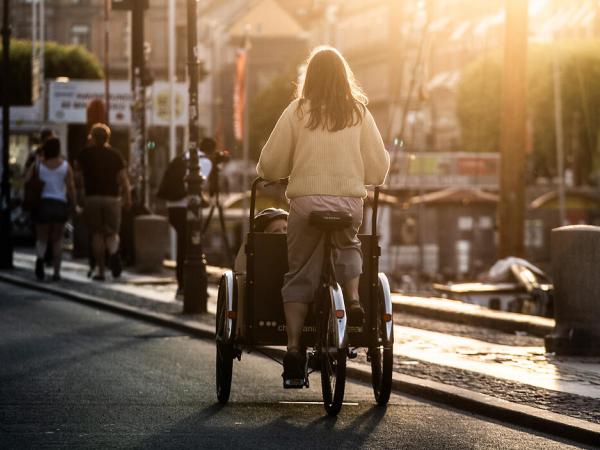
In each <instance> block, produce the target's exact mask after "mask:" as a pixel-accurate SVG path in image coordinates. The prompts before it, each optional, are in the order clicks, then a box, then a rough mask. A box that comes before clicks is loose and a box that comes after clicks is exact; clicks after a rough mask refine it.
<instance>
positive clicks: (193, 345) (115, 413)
mask: <svg viewBox="0 0 600 450" xmlns="http://www.w3.org/2000/svg"><path fill="white" fill-rule="evenodd" d="M280 373H281V369H280V367H279V366H277V365H276V364H275V363H273V362H271V361H270V360H269V359H267V358H265V357H262V356H259V355H254V354H252V355H247V354H244V356H243V357H242V362H241V363H238V362H235V363H234V380H233V387H232V391H233V392H232V397H231V400H230V403H229V404H228V405H227V406H225V407H222V406H220V405H218V404H217V403H216V398H215V394H214V344H213V343H212V342H210V341H204V340H198V339H193V338H189V337H187V336H185V335H183V334H180V333H177V332H174V331H171V330H167V329H163V328H160V327H156V326H154V325H149V324H146V323H143V322H138V321H135V320H132V319H128V318H124V317H121V316H118V315H115V314H112V313H107V312H104V311H99V310H96V309H93V308H90V307H87V306H83V305H79V304H77V303H72V302H69V301H66V300H62V299H60V298H58V297H53V296H50V295H47V294H41V293H38V292H33V291H29V290H25V289H22V288H19V287H15V286H12V285H8V284H4V283H0V447H1V448H41V447H43V448H78V449H82V448H161V449H162V448H167V449H170V448H261V449H280V448H286V449H292V448H301V449H304V450H306V449H309V448H310V449H312V448H415V449H417V448H418V449H423V448H444V449H446V448H448V449H450V448H460V449H467V448H494V449H496V448H503V449H508V448H522V449H536V448H544V449H552V448H561V449H564V448H569V446H570V444H569V443H568V442H565V441H561V440H556V439H553V438H552V437H549V436H545V435H541V434H539V433H535V432H532V431H530V430H526V429H519V428H516V427H513V426H507V425H504V424H502V423H498V422H494V421H491V420H488V419H485V418H481V417H478V416H474V415H471V414H468V413H465V412H461V411H457V410H453V409H451V408H447V407H441V406H438V405H435V404H432V403H428V402H423V401H420V400H417V399H414V398H410V397H406V396H403V395H393V396H392V398H391V401H390V404H389V406H388V407H387V409H382V408H379V407H376V406H375V404H374V401H373V396H372V391H371V389H370V387H369V386H367V385H364V384H359V383H350V384H349V385H348V386H347V390H346V401H347V402H348V404H347V405H346V406H344V408H343V409H342V412H341V413H340V415H339V416H338V418H337V419H336V418H330V417H327V416H326V415H325V413H324V410H323V407H322V405H321V403H320V400H321V399H320V385H319V377H318V374H314V375H313V377H312V379H311V381H312V383H313V387H312V388H311V389H309V390H302V391H296V390H294V391H284V390H283V389H282V388H281V377H280Z"/></svg>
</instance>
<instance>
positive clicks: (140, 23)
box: [131, 0, 146, 211]
mask: <svg viewBox="0 0 600 450" xmlns="http://www.w3.org/2000/svg"><path fill="white" fill-rule="evenodd" d="M144 9H145V1H144V0H133V8H132V11H131V91H132V94H133V101H132V116H133V117H132V119H133V120H132V130H131V132H132V139H131V143H132V145H131V148H132V151H133V152H134V154H133V155H132V156H133V158H132V159H133V176H134V179H135V185H136V191H137V196H138V198H137V200H138V205H139V210H140V211H145V210H146V87H145V85H144V72H145V67H144V66H145V61H144Z"/></svg>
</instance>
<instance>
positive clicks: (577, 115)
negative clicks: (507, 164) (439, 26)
mask: <svg viewBox="0 0 600 450" xmlns="http://www.w3.org/2000/svg"><path fill="white" fill-rule="evenodd" d="M555 56H556V57H557V58H558V61H559V65H560V73H561V77H560V80H561V84H560V86H561V90H562V111H563V129H564V145H565V160H566V167H570V168H572V169H573V170H574V173H575V180H576V182H577V183H578V184H584V183H586V182H588V181H589V176H590V174H592V173H593V172H594V171H596V170H598V169H599V168H600V139H599V130H600V128H599V126H600V40H586V41H581V40H580V41H571V42H565V43H563V44H561V45H559V46H558V47H555V46H554V45H541V44H535V45H530V46H529V49H528V67H527V80H528V81H527V83H528V86H527V105H528V128H529V131H530V137H531V148H532V154H531V155H530V156H529V158H528V161H529V168H530V174H531V175H532V176H534V177H538V176H546V177H547V176H553V175H555V174H556V156H555V154H556V151H555V148H556V141H555V123H554V91H553V60H554V58H555ZM502 66H503V64H502V55H501V53H500V52H498V51H496V52H492V53H489V54H486V55H483V56H482V57H481V58H480V59H478V60H477V61H475V62H473V63H472V64H470V65H469V66H467V67H466V68H465V69H464V71H463V74H462V78H461V82H460V84H459V88H458V99H457V115H458V119H459V123H460V126H461V133H462V141H463V142H462V143H463V148H464V149H465V150H468V151H498V150H499V141H500V101H501V78H502Z"/></svg>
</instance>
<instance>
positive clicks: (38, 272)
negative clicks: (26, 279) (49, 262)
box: [35, 258, 46, 281]
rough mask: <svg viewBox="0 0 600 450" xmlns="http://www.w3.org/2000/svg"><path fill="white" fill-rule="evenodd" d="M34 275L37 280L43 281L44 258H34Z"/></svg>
mask: <svg viewBox="0 0 600 450" xmlns="http://www.w3.org/2000/svg"><path fill="white" fill-rule="evenodd" d="M35 277H36V278H37V279H38V280H39V281H44V278H45V277H46V273H45V271H44V260H43V258H37V259H36V260H35Z"/></svg>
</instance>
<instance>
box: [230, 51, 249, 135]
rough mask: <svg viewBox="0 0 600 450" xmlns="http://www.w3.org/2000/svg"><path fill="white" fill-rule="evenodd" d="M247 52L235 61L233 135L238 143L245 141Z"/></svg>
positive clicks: (238, 56)
mask: <svg viewBox="0 0 600 450" xmlns="http://www.w3.org/2000/svg"><path fill="white" fill-rule="evenodd" d="M246 59H247V53H246V51H245V50H239V51H238V53H237V56H236V61H235V86H234V88H233V134H234V135H235V138H236V139H237V140H238V141H241V140H243V139H244V109H245V108H246Z"/></svg>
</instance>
